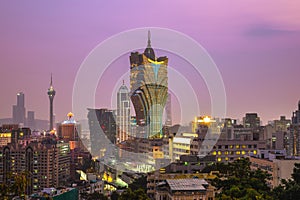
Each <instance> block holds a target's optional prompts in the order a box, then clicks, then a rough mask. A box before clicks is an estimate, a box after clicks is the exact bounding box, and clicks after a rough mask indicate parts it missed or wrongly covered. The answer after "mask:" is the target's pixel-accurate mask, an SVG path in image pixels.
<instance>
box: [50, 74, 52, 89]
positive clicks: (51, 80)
mask: <svg viewBox="0 0 300 200" xmlns="http://www.w3.org/2000/svg"><path fill="white" fill-rule="evenodd" d="M50 86H52V73H51V79H50Z"/></svg>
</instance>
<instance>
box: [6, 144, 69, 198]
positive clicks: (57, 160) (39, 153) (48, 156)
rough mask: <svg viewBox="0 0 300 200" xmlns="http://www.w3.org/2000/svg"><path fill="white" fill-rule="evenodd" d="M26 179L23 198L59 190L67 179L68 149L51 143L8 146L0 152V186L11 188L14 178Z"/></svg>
mask: <svg viewBox="0 0 300 200" xmlns="http://www.w3.org/2000/svg"><path fill="white" fill-rule="evenodd" d="M11 174H12V175H16V176H20V175H22V174H24V175H25V176H26V180H27V184H26V194H28V195H29V194H32V193H33V192H37V191H40V190H41V189H43V188H45V187H59V186H63V185H65V184H66V183H67V181H68V179H69V176H70V155H69V145H68V144H67V143H63V142H59V141H58V142H57V141H54V140H44V141H43V142H31V143H30V144H28V145H20V144H9V145H7V146H3V147H1V148H0V183H4V184H7V185H9V184H11V183H12V182H13V181H14V176H11Z"/></svg>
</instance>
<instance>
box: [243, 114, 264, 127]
mask: <svg viewBox="0 0 300 200" xmlns="http://www.w3.org/2000/svg"><path fill="white" fill-rule="evenodd" d="M243 126H244V127H245V128H259V127H260V118H259V117H258V115H257V113H246V116H245V117H243Z"/></svg>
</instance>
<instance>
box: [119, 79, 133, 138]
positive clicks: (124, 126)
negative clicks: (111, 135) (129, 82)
mask: <svg viewBox="0 0 300 200" xmlns="http://www.w3.org/2000/svg"><path fill="white" fill-rule="evenodd" d="M130 119H131V117H130V98H129V91H128V88H127V87H126V85H125V84H124V81H123V85H122V86H121V87H120V89H119V91H118V94H117V143H121V142H123V141H125V140H127V139H128V136H129V134H130Z"/></svg>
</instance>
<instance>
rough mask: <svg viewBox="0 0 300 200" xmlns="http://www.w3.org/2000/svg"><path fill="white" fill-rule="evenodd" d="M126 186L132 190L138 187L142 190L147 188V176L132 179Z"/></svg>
mask: <svg viewBox="0 0 300 200" xmlns="http://www.w3.org/2000/svg"><path fill="white" fill-rule="evenodd" d="M128 187H129V188H130V189H131V190H132V191H135V190H138V189H140V188H141V189H143V190H144V191H146V190H147V177H146V176H141V177H139V178H138V179H136V180H134V181H133V182H132V183H130V184H129V185H128Z"/></svg>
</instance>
